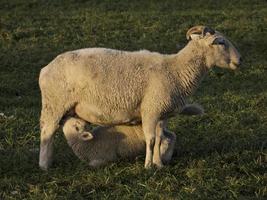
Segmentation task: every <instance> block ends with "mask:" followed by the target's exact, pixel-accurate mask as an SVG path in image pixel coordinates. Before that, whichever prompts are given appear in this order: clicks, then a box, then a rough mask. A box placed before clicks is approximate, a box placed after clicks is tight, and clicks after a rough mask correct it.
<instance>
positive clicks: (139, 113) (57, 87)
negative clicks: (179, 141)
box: [39, 26, 240, 169]
mask: <svg viewBox="0 0 267 200" xmlns="http://www.w3.org/2000/svg"><path fill="white" fill-rule="evenodd" d="M186 37H187V39H188V40H189V42H188V44H187V45H186V46H185V47H184V48H183V49H182V50H180V51H179V52H178V53H177V54H171V55H165V54H159V53H154V52H149V51H136V52H127V51H118V50H111V49H105V48H89V49H81V50H76V51H71V52H66V53H63V54H61V55H59V56H58V57H56V58H55V59H54V60H53V61H52V62H51V63H49V64H48V65H47V66H46V67H44V68H43V69H42V70H41V72H40V77H39V85H40V89H41V94H42V111H41V119H40V127H41V144H40V158H39V166H40V167H41V168H42V169H47V168H48V166H49V164H50V163H51V158H52V146H53V145H52V141H53V135H54V133H55V131H56V130H57V128H58V127H59V122H60V120H61V118H62V117H63V116H64V115H65V113H67V112H68V111H69V110H71V109H74V110H75V113H76V114H77V115H78V116H79V117H80V118H82V119H84V120H85V121H87V122H91V123H94V124H99V125H119V124H135V123H139V122H142V127H143V131H144V134H145V139H146V158H145V167H146V168H150V167H151V165H152V162H153V163H154V164H155V165H156V166H157V167H162V166H163V165H162V162H161V158H160V149H159V148H160V140H161V139H160V138H161V136H162V132H163V128H164V126H165V124H166V119H168V118H169V117H170V116H172V115H173V113H175V112H179V111H180V109H181V108H182V107H183V106H184V104H185V98H186V97H187V96H189V95H191V94H192V93H193V91H194V90H195V89H196V87H197V86H198V85H199V82H200V81H201V79H202V78H203V76H204V75H205V74H206V73H207V71H208V70H209V69H210V68H212V67H213V66H219V67H222V68H230V69H236V68H237V66H238V65H239V63H240V54H239V53H238V51H237V50H236V48H235V47H234V46H233V45H232V43H231V42H230V41H229V40H227V39H226V38H225V37H224V36H223V35H222V34H221V33H219V32H216V31H214V30H213V29H211V28H208V27H205V26H195V27H192V28H190V29H189V30H188V32H187V34H186ZM157 127H158V128H157ZM156 130H158V131H156Z"/></svg>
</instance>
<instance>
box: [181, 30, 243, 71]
mask: <svg viewBox="0 0 267 200" xmlns="http://www.w3.org/2000/svg"><path fill="white" fill-rule="evenodd" d="M186 38H187V39H188V40H194V41H197V42H198V43H200V45H201V46H204V48H205V49H206V63H207V66H209V67H212V66H218V67H221V68H230V69H233V70H235V69H236V68H237V67H238V65H240V63H241V56H240V54H239V52H238V51H237V50H236V48H235V47H234V45H233V44H232V43H231V42H230V41H229V40H228V39H226V37H224V35H223V34H221V33H219V32H218V31H215V30H213V29H211V28H209V27H206V26H194V27H192V28H190V29H189V30H188V31H187V33H186Z"/></svg>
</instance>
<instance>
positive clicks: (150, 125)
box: [142, 117, 162, 169]
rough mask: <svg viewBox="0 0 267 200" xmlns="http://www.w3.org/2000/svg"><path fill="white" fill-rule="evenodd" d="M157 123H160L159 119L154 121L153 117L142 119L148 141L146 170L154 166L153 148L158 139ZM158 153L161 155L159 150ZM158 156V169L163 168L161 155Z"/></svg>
mask: <svg viewBox="0 0 267 200" xmlns="http://www.w3.org/2000/svg"><path fill="white" fill-rule="evenodd" d="M157 123H158V120H157V119H154V120H153V118H151V117H147V118H144V117H143V118H142V124H143V132H144V135H145V140H146V159H145V168H146V169H149V168H151V166H152V158H153V148H154V146H155V138H156V137H155V135H156V126H157ZM157 142H158V141H157ZM159 142H160V140H159ZM158 148H159V147H158ZM154 149H155V148H154ZM156 150H157V148H156ZM157 153H159V150H158V152H157ZM157 156H158V157H157ZM157 156H156V158H157V159H155V161H156V162H154V164H156V165H157V167H162V162H161V158H160V156H159V155H157ZM153 160H154V159H153Z"/></svg>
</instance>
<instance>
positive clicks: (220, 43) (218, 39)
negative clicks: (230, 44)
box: [212, 38, 225, 45]
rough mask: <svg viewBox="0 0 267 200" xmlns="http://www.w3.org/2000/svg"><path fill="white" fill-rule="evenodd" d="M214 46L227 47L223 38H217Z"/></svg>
mask: <svg viewBox="0 0 267 200" xmlns="http://www.w3.org/2000/svg"><path fill="white" fill-rule="evenodd" d="M212 44H213V45H225V40H224V39H223V38H216V39H215V40H214V41H213V42H212Z"/></svg>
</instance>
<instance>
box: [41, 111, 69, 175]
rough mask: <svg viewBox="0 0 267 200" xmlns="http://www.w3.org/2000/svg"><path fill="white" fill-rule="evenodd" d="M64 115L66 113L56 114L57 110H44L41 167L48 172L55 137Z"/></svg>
mask: <svg viewBox="0 0 267 200" xmlns="http://www.w3.org/2000/svg"><path fill="white" fill-rule="evenodd" d="M63 114H64V112H56V110H47V109H42V113H41V119H40V128H41V139H40V155H39V166H40V168H41V169H43V170H47V169H48V167H49V166H50V164H51V162H52V154H53V136H54V133H55V132H56V130H57V129H58V127H59V121H60V119H61V118H62V116H63Z"/></svg>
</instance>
